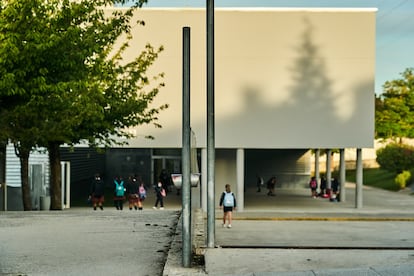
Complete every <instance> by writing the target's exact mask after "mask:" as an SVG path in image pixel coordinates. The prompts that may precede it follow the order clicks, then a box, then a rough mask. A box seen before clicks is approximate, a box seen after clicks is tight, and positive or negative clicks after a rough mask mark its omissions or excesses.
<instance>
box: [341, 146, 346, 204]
mask: <svg viewBox="0 0 414 276" xmlns="http://www.w3.org/2000/svg"><path fill="white" fill-rule="evenodd" d="M345 166H346V164H345V149H340V150H339V183H340V185H341V189H340V190H339V195H340V196H339V197H340V199H339V201H340V202H345V201H346V197H345V182H346V177H345Z"/></svg>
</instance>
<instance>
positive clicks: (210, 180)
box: [207, 0, 216, 248]
mask: <svg viewBox="0 0 414 276" xmlns="http://www.w3.org/2000/svg"><path fill="white" fill-rule="evenodd" d="M214 139H215V134H214V0H207V247H210V248H212V247H214V246H215V217H216V214H215V206H214V205H215V200H214V193H215V192H214V176H215V172H214V163H215V145H214Z"/></svg>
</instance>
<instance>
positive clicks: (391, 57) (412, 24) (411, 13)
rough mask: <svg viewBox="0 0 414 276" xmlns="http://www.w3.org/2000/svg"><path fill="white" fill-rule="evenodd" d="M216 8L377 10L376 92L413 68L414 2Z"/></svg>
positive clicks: (314, 1) (350, 0)
mask: <svg viewBox="0 0 414 276" xmlns="http://www.w3.org/2000/svg"><path fill="white" fill-rule="evenodd" d="M206 3H207V0H148V3H147V4H146V5H145V7H191V8H194V7H206ZM214 5H215V7H217V8H219V7H343V8H377V9H378V11H377V18H376V19H377V20H376V66H375V93H376V94H381V93H382V91H383V89H382V86H383V84H384V83H385V82H386V81H389V80H394V79H399V78H401V73H402V72H403V71H404V70H405V69H407V68H412V67H414V0H215V1H214Z"/></svg>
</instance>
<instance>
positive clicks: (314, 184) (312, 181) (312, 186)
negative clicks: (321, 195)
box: [310, 180, 316, 188]
mask: <svg viewBox="0 0 414 276" xmlns="http://www.w3.org/2000/svg"><path fill="white" fill-rule="evenodd" d="M310 186H311V188H316V180H311V182H310Z"/></svg>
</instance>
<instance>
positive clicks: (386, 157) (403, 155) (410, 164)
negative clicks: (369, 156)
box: [377, 144, 414, 173]
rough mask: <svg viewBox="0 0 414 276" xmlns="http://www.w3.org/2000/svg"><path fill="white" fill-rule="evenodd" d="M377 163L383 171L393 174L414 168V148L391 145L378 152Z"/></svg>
mask: <svg viewBox="0 0 414 276" xmlns="http://www.w3.org/2000/svg"><path fill="white" fill-rule="evenodd" d="M377 162H378V164H379V165H380V166H381V168H382V169H384V170H388V171H390V172H393V173H400V172H402V171H403V170H410V169H411V168H414V147H412V146H408V145H404V144H389V145H387V146H386V147H384V148H380V149H378V150H377Z"/></svg>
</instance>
